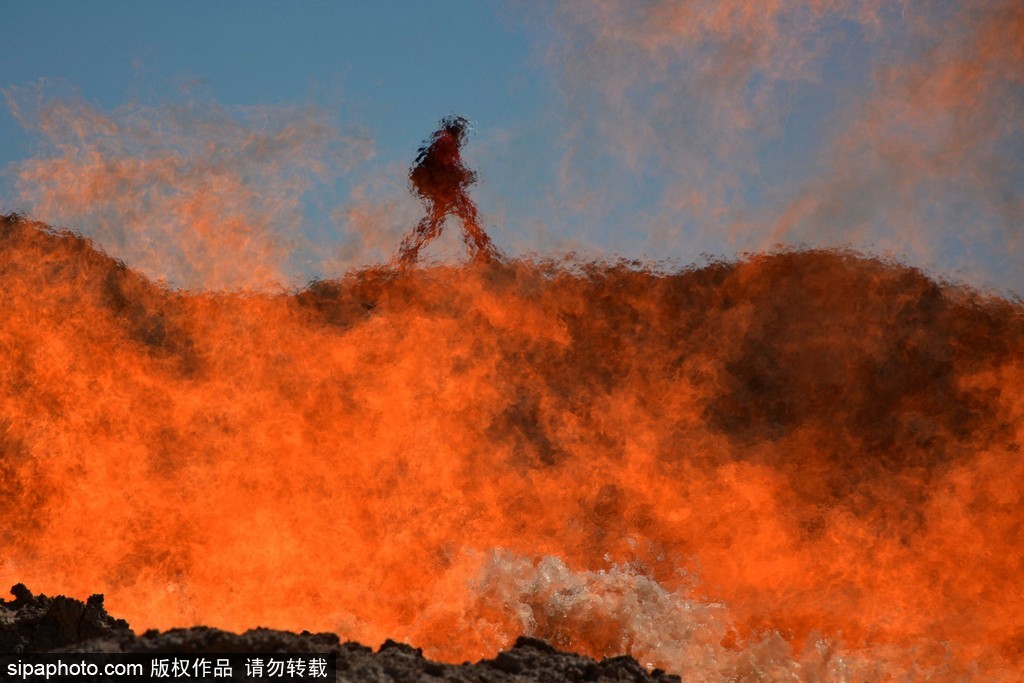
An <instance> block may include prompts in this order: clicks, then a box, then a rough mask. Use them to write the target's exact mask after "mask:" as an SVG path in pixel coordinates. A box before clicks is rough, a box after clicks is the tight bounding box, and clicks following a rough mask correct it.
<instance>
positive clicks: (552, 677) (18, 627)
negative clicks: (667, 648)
mask: <svg viewBox="0 0 1024 683" xmlns="http://www.w3.org/2000/svg"><path fill="white" fill-rule="evenodd" d="M11 593H12V594H13V595H14V596H15V599H14V600H13V601H10V602H5V601H3V600H0V652H7V653H18V654H20V653H30V652H76V653H105V652H106V653H119V652H126V653H149V652H159V653H170V654H214V653H218V654H219V653H224V654H227V653H264V654H272V653H277V652H281V653H283V652H296V653H298V652H308V653H322V654H335V655H336V656H337V675H338V679H337V680H339V681H352V682H356V681H381V682H387V681H394V682H398V683H403V682H405V681H409V682H412V681H422V680H434V679H439V680H444V681H452V682H454V683H511V682H513V681H515V682H517V683H530V682H531V681H545V682H557V681H573V682H582V681H596V682H598V683H612V682H613V681H630V682H636V683H648V682H651V683H654V682H656V683H678V682H679V680H680V679H679V677H678V676H672V675H668V674H665V673H664V672H662V671H660V670H658V669H656V670H655V671H654V672H653V673H648V672H647V671H646V670H644V668H643V667H642V666H640V664H639V663H637V661H636V660H635V659H633V658H632V657H627V656H622V657H613V658H611V659H606V660H604V661H601V662H596V661H594V660H593V659H590V658H589V657H583V656H581V655H576V654H572V653H568V652H561V651H559V650H556V649H555V648H554V647H552V646H551V645H549V644H548V643H546V642H544V641H543V640H538V639H536V638H530V637H527V636H522V637H520V638H518V639H517V640H516V642H515V645H514V646H513V647H512V648H511V649H510V650H507V651H505V652H500V653H498V655H497V656H496V657H495V658H494V659H490V660H483V661H480V662H477V663H475V664H471V663H468V662H467V663H464V664H461V665H455V664H444V663H441V662H432V661H430V660H428V659H424V658H423V650H421V649H420V648H416V647H412V646H411V645H407V644H405V643H399V642H396V641H394V640H390V639H389V640H386V641H384V643H383V644H382V645H381V646H380V649H379V650H378V651H377V652H374V651H373V650H372V649H370V648H368V647H366V646H365V645H361V644H359V643H354V642H346V643H342V642H341V641H340V639H339V638H338V636H337V635H335V634H334V633H310V632H309V631H303V632H302V633H291V632H288V631H275V630H271V629H265V628H257V629H252V630H249V631H246V632H245V633H242V634H237V633H229V632H227V631H222V630H220V629H216V628H210V627H207V626H196V627H193V628H176V629H171V630H169V631H163V632H161V631H157V630H153V629H150V630H148V631H146V632H145V633H143V634H142V635H141V636H140V635H136V634H135V633H134V632H133V631H132V630H131V629H130V628H129V627H128V624H127V622H125V621H124V620H123V619H114V618H113V617H111V616H110V615H109V614H107V612H106V610H105V609H104V607H103V596H102V595H93V596H91V597H90V598H89V599H88V601H86V602H85V603H83V602H81V601H79V600H74V599H72V598H67V597H64V596H57V597H55V598H49V597H47V596H45V595H38V596H37V595H33V594H32V592H31V591H29V590H28V588H26V587H25V586H24V585H22V584H18V585H16V586H15V587H14V588H12V589H11Z"/></svg>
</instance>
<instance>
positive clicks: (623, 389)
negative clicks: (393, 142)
mask: <svg viewBox="0 0 1024 683" xmlns="http://www.w3.org/2000/svg"><path fill="white" fill-rule="evenodd" d="M0 321H2V322H0V358H2V359H3V361H2V362H0V473H2V482H3V483H2V487H3V488H2V494H0V495H2V497H3V501H4V505H3V507H2V512H0V534H2V537H3V538H4V539H6V542H5V543H4V545H3V547H2V550H0V571H2V574H3V576H6V577H7V578H8V580H9V581H10V582H11V583H13V582H15V581H24V582H25V583H26V584H27V585H29V586H30V587H31V588H32V589H33V590H34V591H42V592H47V593H58V592H59V593H66V594H71V595H75V596H78V597H82V596H85V595H88V594H90V593H92V592H102V593H105V594H106V596H107V605H108V607H109V609H110V611H111V612H112V613H114V614H117V615H118V616H123V617H125V618H127V619H128V621H129V622H130V623H131V624H132V626H133V627H134V628H135V629H136V630H140V629H145V628H150V627H157V628H168V627H172V626H185V625H192V624H198V623H205V624H208V625H216V626H219V627H222V628H228V629H245V628H248V627H254V626H257V625H264V626H269V627H277V628H288V629H313V630H330V631H335V632H338V633H340V634H341V635H342V637H343V638H352V639H360V640H363V641H365V642H371V643H376V642H380V641H381V640H383V639H384V638H386V637H394V638H401V639H406V640H409V641H411V642H412V643H414V644H416V645H419V646H422V647H424V648H425V650H426V653H427V654H428V655H430V656H433V657H438V658H442V659H446V660H462V659H468V658H476V657H480V656H483V655H485V654H490V653H493V652H494V651H495V650H496V649H498V648H499V647H501V646H503V645H507V644H508V643H510V641H511V640H512V639H513V638H514V637H515V636H516V635H518V634H519V633H522V632H529V633H532V634H534V635H538V636H541V637H544V638H548V639H550V640H552V641H554V642H555V643H556V644H558V645H560V646H563V647H570V648H575V649H579V650H582V651H585V652H588V653H590V654H593V655H606V654H614V653H621V652H630V653H632V654H634V655H635V656H637V657H638V658H639V659H640V660H641V661H642V662H644V663H648V664H650V665H657V666H661V667H662V668H666V669H669V670H672V671H677V672H681V673H686V674H689V675H692V676H693V677H694V679H695V680H716V679H718V678H728V677H741V678H742V677H748V678H767V679H778V678H781V677H783V676H791V677H797V678H800V679H804V680H847V679H849V680H854V678H853V677H854V676H856V677H857V678H856V680H861V679H864V680H867V679H885V678H887V677H888V678H891V679H894V680H895V679H915V678H918V677H923V676H925V675H930V676H932V677H934V678H936V679H939V680H942V679H957V678H959V677H964V676H972V675H978V676H982V675H983V676H985V677H988V678H992V679H998V678H1000V677H1002V678H1005V679H1007V680H1009V679H1011V678H1012V677H1013V675H1014V672H1015V671H1016V670H1018V668H1019V667H1020V666H1021V661H1022V651H1024V620H1022V617H1021V615H1022V614H1024V595H1022V593H1021V591H1020V588H1019V580H1020V577H1021V576H1022V575H1024V572H1022V570H1024V567H1022V557H1024V542H1022V536H1021V521H1022V519H1024V514H1022V512H1024V510H1022V505H1021V485H1020V482H1021V481H1024V467H1022V465H1021V457H1020V444H1021V443H1022V442H1024V403H1022V401H1021V399H1020V397H1021V396H1022V394H1024V353H1022V351H1024V316H1022V308H1021V305H1020V302H1019V301H1018V302H1008V301H1005V300H1000V299H996V298H989V297H985V296H983V295H980V294H978V293H975V292H972V291H969V290H965V289H962V288H958V287H955V286H951V285H945V284H940V283H936V282H934V281H932V280H930V279H929V278H928V277H926V276H925V275H924V274H922V273H921V272H919V271H917V270H914V269H911V268H907V267H904V266H901V265H898V264H890V263H883V262H880V261H878V260H873V259H866V258H863V257H860V256H858V255H856V254H852V253H843V252H834V251H811V252H788V253H777V254H772V255H760V256H753V257H749V258H747V259H746V260H744V261H742V262H738V263H712V264H708V265H707V266H705V267H702V268H698V269H691V270H686V271H682V272H654V271H651V270H646V269H644V268H642V267H641V266H640V265H639V264H632V265H631V264H560V263H542V262H528V261H512V262H510V263H507V264H502V265H496V266H492V267H476V266H450V267H432V268H426V269H422V270H413V271H407V272H402V273H396V272H391V271H388V270H385V269H379V270H372V269H371V270H364V271H359V272H354V273H351V274H349V275H347V276H346V277H344V278H342V279H340V280H337V281H323V282H318V283H314V284H313V285H311V286H310V287H308V288H307V289H305V290H303V291H301V292H298V293H295V294H279V295H271V294H252V295H243V294H218V293H208V292H198V291H196V292H193V291H173V290H166V289H162V288H160V287H158V286H156V285H154V284H153V283H151V282H149V281H147V280H146V279H144V278H143V277H142V276H140V275H138V274H137V273H136V272H134V271H132V270H131V269H129V268H126V267H125V266H124V265H122V264H119V263H117V262H115V261H113V260H112V259H110V258H108V257H107V256H105V255H103V254H102V253H100V252H98V251H97V250H96V249H94V248H93V247H92V245H91V244H90V243H89V242H87V241H85V240H83V239H81V238H78V237H75V236H73V235H70V234H65V233H55V232H52V231H50V230H47V229H45V227H44V226H41V225H38V224H33V223H30V222H28V221H26V220H23V219H20V218H18V217H16V216H9V217H7V218H6V219H4V221H3V223H2V227H0Z"/></svg>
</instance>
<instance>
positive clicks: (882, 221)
mask: <svg viewBox="0 0 1024 683" xmlns="http://www.w3.org/2000/svg"><path fill="white" fill-rule="evenodd" d="M783 4H785V5H786V6H785V7H775V6H770V5H764V6H759V5H756V4H755V5H749V4H747V3H744V2H740V1H739V0H725V1H722V2H712V1H711V0H694V1H692V2H676V1H671V2H670V1H668V0H652V1H651V2H647V3H633V2H627V1H626V0H595V1H594V2H570V1H565V2H554V1H551V2H544V3H522V2H498V1H497V0H489V1H482V2H468V1H466V2H454V1H447V2H373V3H355V2H337V3H334V2H331V3H328V2H305V3H280V2H260V1H257V2H221V3H199V2H175V3H171V2H146V3H138V2H113V1H104V2H95V3H70V2H33V3H19V2H6V3H4V5H5V7H4V15H5V26H6V28H7V30H6V31H5V34H6V36H5V49H4V51H3V54H0V88H2V89H3V92H4V95H5V102H6V104H7V106H6V107H4V108H3V109H0V166H2V168H3V176H2V177H0V205H2V207H3V208H4V210H10V209H20V210H24V211H26V212H27V213H28V214H29V215H31V216H33V217H35V218H39V219H41V220H46V221H49V222H53V223H57V224H61V225H66V226H68V227H70V228H72V229H75V230H79V231H82V232H83V233H85V234H88V235H90V236H92V237H94V238H95V239H96V241H97V242H98V243H99V244H101V245H102V246H103V247H104V248H105V249H107V250H108V251H109V252H110V253H112V254H114V255H115V256H119V257H121V258H124V259H125V260H126V261H127V262H129V263H130V264H132V265H134V266H136V267H138V268H140V269H142V270H143V271H145V272H147V273H148V274H150V275H151V276H154V277H162V278H165V279H167V280H168V281H170V282H171V283H173V284H177V285H183V286H215V287H222V286H228V287H230V286H248V285H254V284H259V283H258V282H256V281H250V280H246V277H245V274H246V273H251V272H256V271H258V272H259V273H261V275H260V277H261V278H264V279H275V280H280V281H286V282H291V283H295V282H301V281H303V280H305V279H308V278H309V277H313V276H324V275H332V274H337V273H338V272H340V271H343V270H345V269H347V268H351V267H356V266H359V265H362V264H365V263H373V262H379V261H381V260H385V259H387V258H388V257H389V256H390V253H391V251H392V249H393V245H396V244H397V241H398V240H399V239H400V238H401V235H402V234H403V233H404V231H405V230H407V229H408V227H409V226H410V225H411V224H412V223H413V222H415V220H416V218H417V215H418V210H419V207H418V205H417V204H416V202H415V201H414V200H413V199H412V197H411V196H409V194H408V192H407V188H406V185H405V173H406V171H407V169H408V165H409V164H410V162H411V161H412V159H413V157H414V155H415V150H416V147H417V145H418V144H419V142H420V141H422V140H423V139H424V138H426V137H427V136H428V135H429V134H430V133H431V132H432V130H433V129H434V126H435V125H436V123H437V121H438V119H440V118H441V117H442V116H444V115H446V114H450V113H460V114H464V115H465V116H467V117H469V118H470V119H471V120H472V121H473V123H474V126H475V128H474V133H473V136H472V137H471V140H470V143H469V146H468V148H467V150H466V157H467V161H468V163H469V164H470V165H471V166H472V167H474V168H475V169H477V170H478V171H479V173H480V175H481V177H482V180H483V182H482V183H481V184H480V185H479V186H477V187H475V188H474V190H473V194H474V197H476V199H477V201H478V203H479V204H480V208H481V211H482V213H483V216H484V219H485V222H486V224H487V226H488V229H489V231H490V232H491V233H492V236H493V237H494V239H495V241H496V242H497V243H498V245H499V246H501V247H502V248H504V249H505V251H506V252H508V253H510V254H513V255H518V254H524V253H541V254H544V255H557V254H561V253H565V252H567V251H578V252H580V253H582V254H584V255H586V256H589V257H603V258H616V257H619V256H623V257H627V258H650V259H671V260H674V261H678V262H680V263H682V264H687V263H691V262H694V261H698V260H699V259H700V258H701V255H702V254H711V255H716V256H731V255H734V254H736V253H738V252H743V251H752V250H762V249H768V248H772V247H773V245H776V244H788V245H809V246H850V247H853V248H856V249H860V250H864V251H867V252H870V253H882V254H891V255H895V256H897V257H901V258H903V259H904V260H907V261H909V262H911V263H914V264H917V265H921V266H924V267H926V268H928V269H930V270H931V271H933V272H935V273H937V274H939V275H943V276H949V277H953V278H960V279H963V280H966V281H968V282H970V283H972V284H976V285H979V286H987V287H996V288H999V289H1003V290H1006V289H1011V290H1016V291H1024V276H1022V275H1021V272H1022V271H1024V269H1021V268H1020V267H1019V265H1020V257H1021V255H1022V254H1021V248H1022V245H1021V241H1022V240H1021V235H1020V232H1021V224H1020V222H1021V215H1022V206H1024V204H1022V194H1024V192H1022V187H1024V170H1022V156H1024V142H1022V135H1021V123H1020V121H1021V120H1024V117H1022V116H1021V114H1022V113H1024V108H1022V106H1021V103H1022V101H1024V97H1022V94H1021V93H1022V84H1021V81H1020V79H1019V77H1017V76H1014V74H1015V73H1016V72H1018V71H1019V69H1018V67H1024V65H1022V64H1020V61H1021V58H1020V56H1019V54H1018V52H1019V51H1017V50H1016V47H1015V46H1016V45H1017V43H1018V42H1019V41H1020V35H1019V34H1020V33H1021V31H1020V30H1019V29H1017V28H1016V27H1017V26H1018V25H1020V23H1021V21H1020V11H1019V10H1018V9H1017V8H1016V6H1015V3H1012V2H1007V1H1001V2H1000V1H996V0H991V1H986V0H978V1H976V2H965V3H950V2H947V3H918V2H913V1H911V0H907V1H906V2H897V3H883V6H881V7H879V6H877V5H876V4H875V3H871V2H867V1H866V0H865V1H863V2H861V1H859V0H845V1H842V2H838V3H819V2H807V3H783ZM1000 31H1002V34H1000ZM993 43H994V44H997V45H1005V48H1006V49H1005V50H1000V49H995V48H991V49H990V48H989V47H986V46H988V45H990V44H993ZM260 136H263V137H260ZM264 138H265V139H264ZM254 139H258V141H257V143H253V140H254ZM240 149H242V150H243V151H241V152H238V150H240ZM155 160H159V163H156V161H155ZM133 173H134V174H135V175H134V176H133V177H128V176H127V175H126V174H133ZM204 174H205V176H204ZM179 176H180V177H179ZM86 181H88V182H86ZM84 185H88V186H89V187H91V188H92V190H90V192H93V194H92V195H89V196H86V195H85V194H84V193H85V190H84V189H83V186H84ZM97 187H109V188H119V189H116V190H111V191H109V192H107V193H106V194H103V193H102V192H96V191H95V188H97ZM218 193H219V194H218ZM196 196H201V197H203V198H204V199H201V200H196V201H201V202H206V203H205V204H202V205H201V206H198V208H197V205H196V203H195V202H193V203H192V204H191V205H190V206H189V208H188V209H187V210H181V211H179V208H180V206H179V205H180V202H181V201H182V200H183V199H184V198H190V197H196ZM154 197H156V199H153V198H154ZM168 215H174V216H177V218H175V219H174V220H170V219H168V218H167V216H168ZM197 215H201V216H202V217H203V220H204V221H207V220H208V221H209V223H210V224H209V225H205V227H204V228H203V229H202V230H197V229H193V227H192V226H191V225H190V224H188V221H194V220H196V219H195V216H197ZM175 220H176V221H178V223H174V221H175ZM218 226H220V227H218ZM218 230H223V232H224V234H229V233H230V235H231V239H222V236H218V235H217V232H218ZM232 231H234V232H232ZM447 232H448V233H450V235H451V236H450V237H449V238H448V239H447V241H446V242H445V243H444V244H442V245H439V246H438V247H437V248H436V255H437V257H438V258H449V259H452V258H458V257H459V247H458V241H457V235H458V227H457V226H456V225H451V226H450V227H449V229H448V231H447ZM239 240H241V241H239ZM239 244H241V245H242V246H241V247H238V245H239ZM233 245H234V246H233ZM243 252H244V255H245V258H244V259H242V258H239V257H238V254H240V253H243ZM232 259H236V260H237V264H236V265H237V267H234V268H231V267H228V268H226V269H224V268H221V267H220V266H214V265H213V264H214V262H215V261H216V262H218V263H228V262H230V261H231V260H232ZM254 262H257V265H258V266H259V267H258V268H253V263H254ZM196 264H198V265H196ZM214 271H217V273H218V274H216V275H214V274H213V273H214Z"/></svg>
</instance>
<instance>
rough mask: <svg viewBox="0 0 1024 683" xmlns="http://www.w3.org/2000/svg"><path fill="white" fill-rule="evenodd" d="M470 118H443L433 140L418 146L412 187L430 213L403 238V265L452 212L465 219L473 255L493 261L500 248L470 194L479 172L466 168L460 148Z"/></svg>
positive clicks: (464, 236)
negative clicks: (485, 227)
mask: <svg viewBox="0 0 1024 683" xmlns="http://www.w3.org/2000/svg"><path fill="white" fill-rule="evenodd" d="M468 127H469V121H467V120H466V119H464V118H463V117H461V116H447V117H445V118H443V119H441V127H440V128H439V129H438V131H437V132H435V133H434V134H433V135H431V136H430V141H429V142H425V143H424V144H423V146H422V147H420V148H419V151H418V154H417V155H416V165H415V166H413V167H412V170H411V171H409V182H410V184H411V185H412V189H413V191H414V192H415V193H416V194H417V195H419V197H420V199H421V200H423V203H424V205H425V206H426V209H427V215H426V216H424V217H423V220H421V221H420V222H419V223H418V224H417V225H416V227H415V228H413V230H412V232H411V233H409V234H408V235H406V237H405V239H403V240H402V245H401V247H399V250H398V261H399V264H400V265H410V264H412V263H415V262H416V259H417V258H418V257H419V253H420V249H421V248H422V247H423V245H424V244H426V243H427V242H429V241H430V240H432V239H434V238H435V237H437V236H438V235H440V234H441V230H442V229H443V228H444V221H445V218H447V217H448V216H450V215H454V216H457V217H458V218H460V219H461V220H462V225H463V234H462V240H463V241H464V242H465V243H466V247H467V248H468V249H469V253H470V256H471V257H472V258H473V259H475V260H477V261H484V262H487V261H491V260H492V259H493V258H495V256H497V251H496V250H495V248H494V245H493V244H492V243H491V238H490V237H488V236H487V233H485V232H484V230H483V228H482V227H480V219H479V217H478V216H477V212H476V205H474V204H473V200H472V199H470V198H469V194H468V188H469V186H470V185H472V184H473V183H474V182H476V173H474V172H473V171H471V170H470V169H468V168H466V167H465V166H464V165H463V163H462V158H461V157H460V156H459V151H460V149H461V148H462V145H463V143H464V142H465V141H466V132H467V128H468Z"/></svg>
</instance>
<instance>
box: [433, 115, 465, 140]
mask: <svg viewBox="0 0 1024 683" xmlns="http://www.w3.org/2000/svg"><path fill="white" fill-rule="evenodd" d="M440 130H441V131H443V132H445V133H447V134H448V135H451V136H452V137H454V138H455V139H457V140H458V141H459V143H462V141H463V140H464V139H465V137H466V133H467V132H468V131H469V120H468V119H466V118H465V117H463V116H454V115H453V116H446V117H444V118H443V119H441V129H440Z"/></svg>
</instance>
